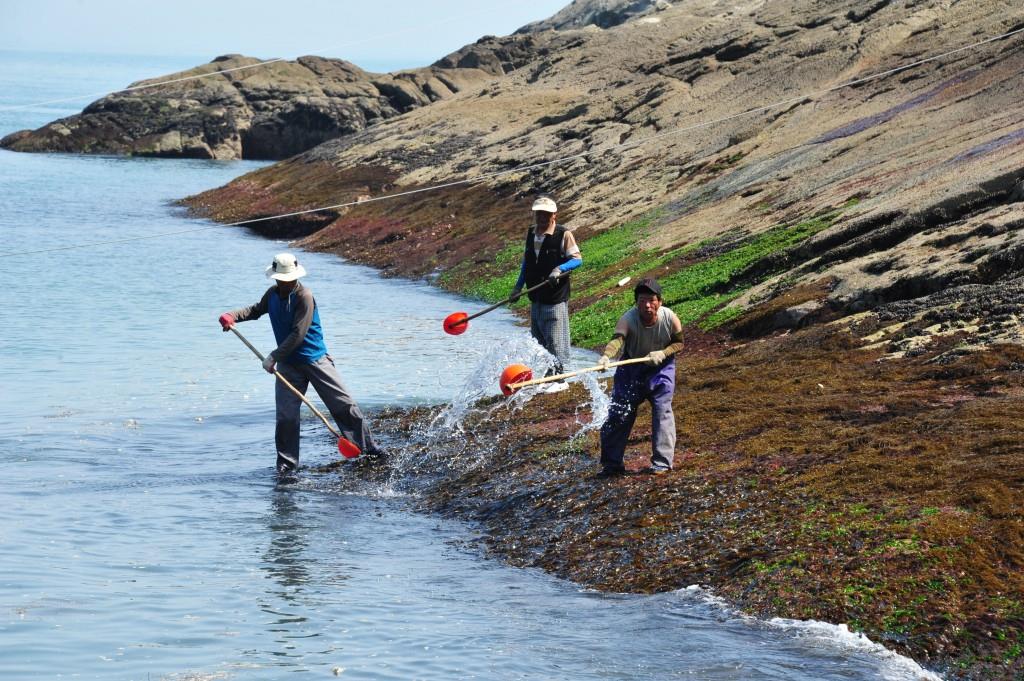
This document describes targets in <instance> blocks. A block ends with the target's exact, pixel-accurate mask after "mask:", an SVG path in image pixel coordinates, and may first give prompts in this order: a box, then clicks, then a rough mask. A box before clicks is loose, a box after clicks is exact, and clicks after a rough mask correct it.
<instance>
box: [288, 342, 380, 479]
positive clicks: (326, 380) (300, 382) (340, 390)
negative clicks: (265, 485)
mask: <svg viewBox="0 0 1024 681" xmlns="http://www.w3.org/2000/svg"><path fill="white" fill-rule="evenodd" d="M277 370H278V371H279V372H281V375H282V376H284V377H285V380H287V381H288V382H289V383H291V384H292V385H293V386H295V389H296V390H298V391H299V392H301V393H302V394H305V393H306V388H307V387H308V386H309V385H310V384H312V385H313V389H314V390H316V394H317V395H319V396H320V399H322V400H323V401H324V404H325V405H327V410H328V411H329V412H331V416H333V417H334V421H335V422H336V423H337V424H338V430H340V431H341V434H342V435H344V436H345V437H346V438H347V439H349V440H351V441H352V442H354V443H355V444H356V446H357V447H359V449H361V450H362V451H363V453H364V454H369V455H371V456H372V455H374V454H376V453H377V452H378V451H379V448H378V447H377V443H376V442H375V441H374V439H373V435H372V434H371V433H370V427H369V425H368V424H367V422H366V418H365V417H364V416H363V412H361V411H359V405H357V404H356V401H355V400H354V399H352V396H351V395H350V394H349V392H348V390H347V389H346V388H345V385H344V384H343V383H342V382H341V376H339V375H338V370H337V369H335V368H334V360H332V359H331V356H330V355H324V356H323V357H321V358H320V359H318V360H317V361H316V362H313V363H312V364H288V363H285V362H278V363H277ZM274 385H275V389H274V397H275V399H276V402H277V429H276V431H275V433H274V439H275V441H276V442H277V464H278V466H279V467H280V466H281V465H282V464H284V465H285V466H286V467H290V468H294V467H296V466H298V465H299V407H301V406H302V400H300V399H299V398H298V396H297V395H296V394H295V393H293V392H292V391H291V390H289V389H288V388H287V387H285V385H284V384H283V383H281V381H275V382H274Z"/></svg>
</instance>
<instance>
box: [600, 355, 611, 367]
mask: <svg viewBox="0 0 1024 681" xmlns="http://www.w3.org/2000/svg"><path fill="white" fill-rule="evenodd" d="M611 361H612V360H611V358H610V357H608V356H607V355H601V359H599V360H597V366H599V367H601V371H608V365H609V364H611Z"/></svg>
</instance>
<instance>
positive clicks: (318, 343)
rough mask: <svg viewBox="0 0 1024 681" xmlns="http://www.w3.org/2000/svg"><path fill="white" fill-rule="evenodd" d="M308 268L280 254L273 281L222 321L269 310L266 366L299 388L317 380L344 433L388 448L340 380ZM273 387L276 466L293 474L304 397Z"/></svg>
mask: <svg viewBox="0 0 1024 681" xmlns="http://www.w3.org/2000/svg"><path fill="white" fill-rule="evenodd" d="M305 275H306V268H304V267H303V266H302V265H300V264H299V261H298V260H296V259H295V256H294V255H292V254H291V253H279V254H278V255H276V256H274V262H272V263H271V264H270V266H269V267H267V278H268V279H273V280H274V285H273V286H271V287H270V288H269V289H267V292H266V293H264V294H263V297H262V298H260V301H259V302H258V303H256V304H255V305H250V306H248V307H243V308H241V309H238V310H232V311H231V312H225V313H224V314H222V315H221V316H220V319H219V321H220V324H221V326H222V327H223V328H224V330H225V331H229V330H230V329H231V327H232V326H233V325H234V324H235V323H236V322H245V321H248V320H250V319H259V318H260V317H262V316H263V315H264V314H269V315H270V325H271V326H272V327H273V328H274V337H275V338H276V339H277V348H276V349H275V350H274V351H273V352H271V353H270V354H268V355H267V358H266V360H265V361H264V362H263V368H264V369H266V371H267V372H268V373H274V371H275V368H276V370H277V371H278V372H280V373H281V375H282V376H284V377H285V379H286V380H287V381H288V382H289V383H291V384H292V385H293V386H295V387H296V388H297V389H298V390H299V391H300V392H302V393H305V392H306V388H307V387H308V386H309V385H310V384H312V385H313V389H314V390H316V393H317V394H318V395H319V396H320V398H321V399H322V400H323V401H324V404H325V405H327V409H328V410H329V411H330V412H331V416H333V417H334V420H335V421H336V422H337V423H338V427H339V429H340V430H341V432H342V434H343V435H344V436H345V437H346V438H348V439H349V440H351V441H352V442H354V443H355V444H356V446H358V447H359V449H360V450H361V451H362V452H363V453H365V454H367V455H369V456H382V455H383V452H382V451H381V449H380V447H378V446H377V443H376V442H375V441H374V439H373V435H372V434H371V433H370V428H369V425H368V424H367V422H366V418H365V417H364V416H363V413H362V412H361V411H360V410H359V405H357V404H356V401H355V400H354V399H352V396H351V395H350V394H349V392H348V390H347V389H346V388H345V386H344V384H343V383H342V382H341V377H340V376H339V375H338V370H337V369H336V368H335V367H334V360H333V359H331V356H330V355H329V354H327V346H326V345H325V344H324V335H323V329H322V327H321V326H320V312H319V311H318V310H317V306H316V300H315V299H314V298H313V293H312V292H311V291H310V290H309V289H308V288H306V287H305V286H303V285H302V284H301V283H300V282H299V278H300V277H304V276H305ZM276 386H277V387H276V389H275V392H274V395H275V398H276V403H277V428H276V431H275V440H276V443H277V471H278V472H279V473H288V472H290V471H292V470H294V469H295V468H296V467H297V466H298V465H299V406H300V405H301V404H302V402H301V401H300V400H299V398H298V397H297V396H296V395H295V394H294V393H293V392H292V391H290V390H288V389H287V388H286V387H285V386H284V384H283V383H281V382H280V381H277V382H276Z"/></svg>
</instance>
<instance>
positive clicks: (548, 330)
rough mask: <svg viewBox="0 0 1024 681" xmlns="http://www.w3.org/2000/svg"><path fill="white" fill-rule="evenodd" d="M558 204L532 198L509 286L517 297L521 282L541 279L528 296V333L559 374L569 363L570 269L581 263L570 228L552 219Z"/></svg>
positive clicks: (553, 371) (557, 386)
mask: <svg viewBox="0 0 1024 681" xmlns="http://www.w3.org/2000/svg"><path fill="white" fill-rule="evenodd" d="M557 213H558V206H557V205H556V204H555V201H554V199H552V198H551V197H549V196H541V197H539V198H538V199H537V200H536V201H534V202H533V222H534V224H533V226H532V227H531V228H530V230H529V231H528V232H527V234H526V248H525V250H524V251H523V263H522V266H521V267H520V269H519V280H518V281H516V285H515V287H514V288H513V289H512V295H513V296H515V297H518V296H519V295H520V293H521V292H522V290H523V286H524V285H525V286H526V288H531V287H533V286H536V285H537V284H540V283H542V282H544V281H545V280H546V281H547V282H548V285H547V286H542V287H541V288H539V289H537V290H536V291H531V292H530V293H529V296H530V333H531V334H533V337H534V338H535V339H536V340H537V342H538V343H540V344H541V345H542V346H544V349H545V350H547V351H548V352H550V353H551V354H552V355H554V356H555V364H554V366H553V367H552V368H551V370H550V371H549V372H548V375H551V374H556V373H558V374H560V373H562V372H563V371H565V370H566V369H567V368H568V366H569V289H570V285H569V272H571V271H572V270H574V269H576V268H577V267H579V266H580V265H581V264H583V256H582V255H581V254H580V247H579V246H577V245H576V239H575V237H573V235H572V232H570V231H569V230H567V229H566V228H565V227H562V226H561V225H559V224H558V223H557V221H556V219H555V217H556V215H557ZM566 387H567V386H566V385H565V383H556V384H552V386H551V388H549V392H555V391H557V390H560V389H561V390H564V389H565V388H566Z"/></svg>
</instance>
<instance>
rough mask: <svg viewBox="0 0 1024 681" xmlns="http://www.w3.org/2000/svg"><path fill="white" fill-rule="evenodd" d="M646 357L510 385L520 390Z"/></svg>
mask: <svg viewBox="0 0 1024 681" xmlns="http://www.w3.org/2000/svg"><path fill="white" fill-rule="evenodd" d="M646 361H647V358H646V357H636V358H634V359H624V360H621V361H618V362H609V363H608V364H606V365H604V366H601V365H600V364H598V365H596V366H592V367H586V368H584V369H577V370H576V371H570V372H568V373H565V374H555V375H554V376H545V377H544V378H534V379H532V380H529V381H523V382H522V383H509V384H508V387H509V388H510V389H512V390H519V389H520V388H525V387H526V386H528V385H537V384H538V383H549V382H551V381H561V380H562V379H563V378H572V377H573V376H578V375H580V374H585V373H587V372H588V371H603V370H605V369H613V368H615V367H620V366H622V365H624V364H639V363H640V362H646Z"/></svg>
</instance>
